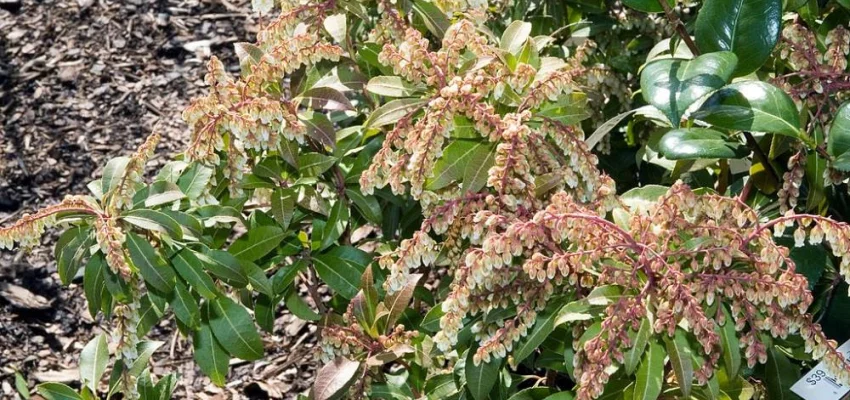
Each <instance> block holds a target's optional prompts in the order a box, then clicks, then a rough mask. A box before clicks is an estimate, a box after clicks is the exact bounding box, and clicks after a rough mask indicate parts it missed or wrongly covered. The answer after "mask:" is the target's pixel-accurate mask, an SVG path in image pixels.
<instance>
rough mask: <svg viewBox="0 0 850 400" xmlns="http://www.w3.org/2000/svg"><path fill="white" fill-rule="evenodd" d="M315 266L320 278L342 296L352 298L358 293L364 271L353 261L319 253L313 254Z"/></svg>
mask: <svg viewBox="0 0 850 400" xmlns="http://www.w3.org/2000/svg"><path fill="white" fill-rule="evenodd" d="M313 266H314V267H315V268H316V273H318V274H319V278H322V281H323V282H325V283H326V284H327V285H328V286H330V288H331V289H333V290H334V291H335V292H337V293H339V295H340V296H342V297H345V298H346V299H351V298H353V297H354V296H356V295H357V291H358V290H359V284H360V275H361V274H362V273H363V271H362V270H360V269H357V268H356V267H355V266H354V265H353V264H352V263H351V262H349V261H347V260H343V259H342V258H339V257H336V256H332V255H328V254H319V255H317V256H313Z"/></svg>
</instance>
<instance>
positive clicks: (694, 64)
mask: <svg viewBox="0 0 850 400" xmlns="http://www.w3.org/2000/svg"><path fill="white" fill-rule="evenodd" d="M737 62H738V58H737V57H735V54H733V53H731V52H728V51H722V52H717V53H709V54H703V55H701V56H699V57H697V58H695V59H693V60H678V59H664V60H657V61H653V62H650V63H649V64H647V65H646V67H645V68H644V69H643V71H642V72H641V74H640V88H641V92H642V93H643V98H644V100H646V101H647V103H649V104H652V105H653V106H655V107H657V108H658V109H659V110H661V111H662V112H664V115H666V116H667V118H669V119H670V122H671V123H672V124H673V126H674V127H676V126H679V121H680V120H681V118H682V114H684V113H685V110H687V109H688V107H690V106H691V104H693V103H694V102H695V101H697V99H699V98H701V97H703V96H705V95H706V94H708V93H710V92H712V91H714V90H716V89H719V88H721V87H723V85H725V84H726V82H728V81H729V79H730V78H731V77H732V71H734V69H735V65H736V64H737Z"/></svg>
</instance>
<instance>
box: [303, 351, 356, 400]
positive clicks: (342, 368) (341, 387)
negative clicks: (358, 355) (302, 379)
mask: <svg viewBox="0 0 850 400" xmlns="http://www.w3.org/2000/svg"><path fill="white" fill-rule="evenodd" d="M359 369H360V363H359V362H357V361H352V360H349V359H347V358H345V357H337V358H336V359H335V360H333V361H332V362H331V363H329V364H326V365H325V366H324V367H322V369H320V370H319V373H318V374H316V383H315V384H313V391H312V396H311V398H312V399H313V400H335V399H340V398H343V397H344V395H345V393H346V391H347V390H348V388H349V386H351V384H352V383H354V381H356V380H357V371H358V370H359Z"/></svg>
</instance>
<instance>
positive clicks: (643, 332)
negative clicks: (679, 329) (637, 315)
mask: <svg viewBox="0 0 850 400" xmlns="http://www.w3.org/2000/svg"><path fill="white" fill-rule="evenodd" d="M632 332H633V331H629V334H630V336H631V333H632ZM651 333H652V325H651V323H650V322H649V318H644V319H642V320H641V321H640V328H639V329H638V331H637V333H636V334H635V335H634V338H633V339H632V347H631V348H629V350H628V351H626V356H625V360H624V362H623V366H624V367H625V368H626V374H627V375H631V374H633V373H634V372H635V368H637V366H638V363H639V362H640V360H641V358H643V354H644V350H645V349H646V343H647V342H648V341H649V336H650V334H651Z"/></svg>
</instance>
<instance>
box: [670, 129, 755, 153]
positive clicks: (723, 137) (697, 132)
mask: <svg viewBox="0 0 850 400" xmlns="http://www.w3.org/2000/svg"><path fill="white" fill-rule="evenodd" d="M658 148H659V151H660V152H661V154H662V155H663V156H664V157H665V158H667V159H670V160H693V159H701V158H742V157H746V156H747V155H748V154H749V153H750V150H749V149H748V148H747V146H746V145H744V144H743V143H741V142H739V141H737V140H733V139H731V138H730V137H729V135H727V134H725V133H723V132H718V131H716V130H714V129H707V128H680V129H674V130H672V131H670V132H667V133H665V134H664V136H663V137H662V138H661V141H659V142H658Z"/></svg>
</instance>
